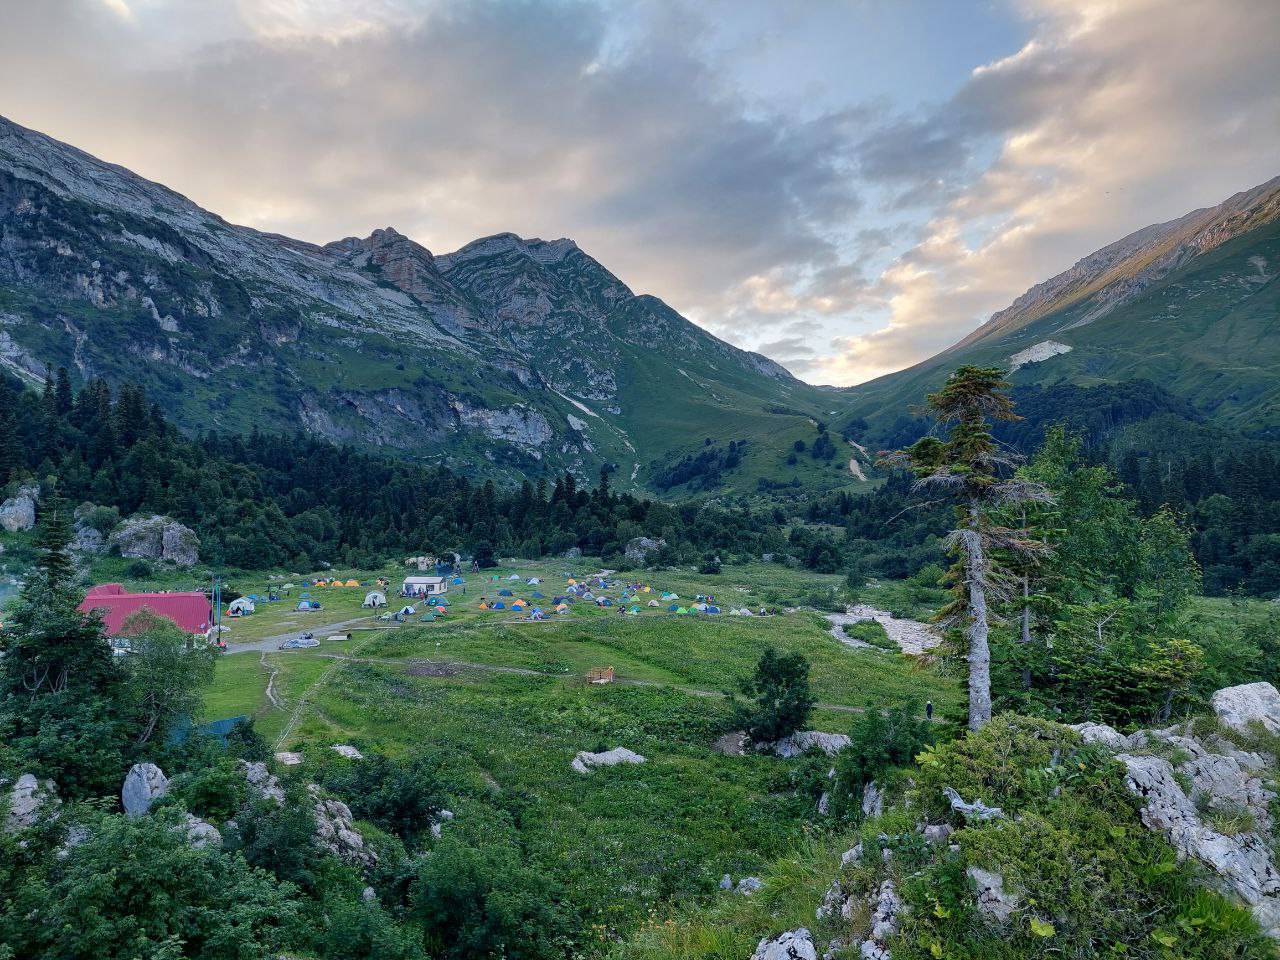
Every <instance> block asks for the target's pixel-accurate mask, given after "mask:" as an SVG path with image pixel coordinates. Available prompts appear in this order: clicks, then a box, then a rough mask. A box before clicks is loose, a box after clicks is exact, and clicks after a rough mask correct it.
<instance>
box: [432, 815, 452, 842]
mask: <svg viewBox="0 0 1280 960" xmlns="http://www.w3.org/2000/svg"><path fill="white" fill-rule="evenodd" d="M452 819H453V811H452V810H441V811H440V812H439V813H438V814H437V815H436V818H435V819H434V820H432V821H431V835H432V836H433V837H435V838H436V839H437V840H439V839H440V836H441V835H442V834H443V833H444V825H445V824H446V823H448V822H449V821H450V820H452Z"/></svg>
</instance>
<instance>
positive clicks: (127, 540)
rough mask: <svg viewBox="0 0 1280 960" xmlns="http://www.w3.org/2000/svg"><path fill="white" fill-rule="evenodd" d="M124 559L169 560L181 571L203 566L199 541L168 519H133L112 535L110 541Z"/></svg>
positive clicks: (189, 531) (187, 528)
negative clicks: (180, 568) (184, 568)
mask: <svg viewBox="0 0 1280 960" xmlns="http://www.w3.org/2000/svg"><path fill="white" fill-rule="evenodd" d="M107 542H108V543H109V544H110V545H111V546H113V547H117V548H118V549H119V550H120V555H121V556H122V557H138V558H141V559H144V560H168V561H170V562H171V563H173V564H176V565H177V566H179V567H191V566H195V565H196V564H197V563H199V562H200V539H199V538H198V537H197V536H196V535H195V531H193V530H192V529H191V528H189V527H185V526H183V525H182V524H180V523H178V521H176V520H173V519H170V518H169V517H161V516H156V515H152V516H149V517H130V518H129V519H128V520H124V521H122V522H121V523H120V525H119V526H118V527H116V528H115V529H114V530H112V531H111V536H110V538H108V541H107Z"/></svg>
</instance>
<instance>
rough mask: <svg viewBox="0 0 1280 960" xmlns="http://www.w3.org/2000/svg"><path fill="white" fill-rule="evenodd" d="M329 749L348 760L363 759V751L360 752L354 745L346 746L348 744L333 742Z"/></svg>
mask: <svg viewBox="0 0 1280 960" xmlns="http://www.w3.org/2000/svg"><path fill="white" fill-rule="evenodd" d="M329 749H330V750H332V751H333V752H334V753H336V754H338V755H339V756H341V757H346V758H347V759H348V760H363V759H364V754H363V753H361V752H360V751H359V750H357V749H356V748H355V747H351V746H348V745H347V744H345V743H335V744H334V745H333V746H332V747H330V748H329Z"/></svg>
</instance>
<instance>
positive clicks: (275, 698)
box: [258, 650, 284, 710]
mask: <svg viewBox="0 0 1280 960" xmlns="http://www.w3.org/2000/svg"><path fill="white" fill-rule="evenodd" d="M258 662H259V663H261V664H262V666H263V668H264V669H267V670H270V671H271V676H269V677H268V678H267V699H268V700H269V701H271V705H272V706H273V707H276V708H277V709H279V710H283V709H284V701H283V700H281V699H280V696H279V695H278V694H277V693H276V674H278V673H279V672H280V668H279V667H273V666H271V664H269V663H268V662H267V652H266V651H265V650H264V651H262V656H260V657H259V658H258Z"/></svg>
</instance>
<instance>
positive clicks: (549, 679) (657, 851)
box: [206, 561, 963, 954]
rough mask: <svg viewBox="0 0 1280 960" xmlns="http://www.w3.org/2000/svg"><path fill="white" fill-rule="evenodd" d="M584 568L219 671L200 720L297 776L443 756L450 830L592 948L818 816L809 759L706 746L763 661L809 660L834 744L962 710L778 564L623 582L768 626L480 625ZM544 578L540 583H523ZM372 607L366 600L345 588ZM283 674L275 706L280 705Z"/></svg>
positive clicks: (478, 587) (758, 861)
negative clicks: (871, 713) (603, 766)
mask: <svg viewBox="0 0 1280 960" xmlns="http://www.w3.org/2000/svg"><path fill="white" fill-rule="evenodd" d="M346 572H347V571H343V573H344V574H345V573H346ZM512 572H516V573H519V574H521V576H522V578H523V579H522V581H521V582H520V583H519V584H518V585H517V584H516V583H515V582H512V581H508V580H506V579H505V578H506V577H508V576H509V575H510V573H512ZM588 572H591V571H590V569H589V567H588V566H587V565H584V564H581V563H576V564H567V563H566V562H565V561H544V562H539V563H520V564H506V565H504V566H502V567H500V568H499V569H498V570H496V571H491V572H486V573H485V575H484V576H483V577H481V576H477V575H471V576H468V577H467V578H466V579H467V585H466V587H467V591H466V593H465V594H463V593H462V592H461V588H458V587H455V588H453V589H451V591H450V594H449V597H450V601H451V604H450V607H449V613H448V616H447V617H446V618H445V619H444V620H440V621H437V622H434V623H429V624H420V623H413V624H406V625H404V626H398V627H393V628H392V629H389V630H387V631H386V632H383V633H372V632H364V633H358V634H356V637H355V639H354V640H353V641H352V642H350V643H341V644H340V643H336V642H335V643H332V644H326V643H322V645H321V646H320V647H319V648H317V649H313V650H298V651H294V650H290V651H279V652H277V651H266V652H261V653H259V652H243V653H238V654H235V653H233V654H230V655H227V656H224V657H223V658H221V660H220V661H219V663H218V671H217V680H216V683H215V685H214V687H213V689H212V690H211V691H210V692H209V695H208V697H207V701H206V714H207V716H208V717H209V718H211V719H212V718H215V717H222V716H229V715H236V714H240V713H245V714H250V715H253V716H254V717H255V719H256V723H257V726H258V729H259V730H260V731H261V732H262V733H263V734H264V735H266V736H267V737H268V738H269V739H271V740H272V741H273V742H277V741H278V747H277V748H278V749H289V750H297V751H300V752H301V753H302V754H303V756H304V758H305V760H304V764H303V765H302V766H301V767H300V768H291V769H290V774H291V775H294V776H300V777H307V776H309V775H310V774H308V771H309V770H314V769H316V767H317V765H321V764H324V763H332V762H335V761H334V755H333V754H332V753H331V752H330V751H329V750H328V747H329V746H330V745H332V744H338V743H349V744H352V745H354V746H356V747H358V748H359V749H360V750H362V751H363V752H365V753H366V754H368V753H377V752H381V753H386V754H389V755H393V756H404V755H411V754H415V753H418V752H420V751H422V750H424V749H426V750H430V751H433V752H435V753H437V754H439V755H441V756H443V757H444V758H445V761H444V762H445V766H446V768H447V770H448V771H449V784H450V786H449V791H450V796H449V804H450V808H451V809H452V810H453V811H454V813H455V814H456V819H455V820H454V821H452V822H451V823H450V824H449V826H448V827H447V829H449V830H457V831H459V832H460V833H461V834H462V835H464V836H467V837H474V838H476V839H477V840H480V839H483V838H485V837H487V836H492V835H493V834H494V832H495V831H497V832H499V833H503V832H505V833H514V834H515V835H516V836H517V837H518V841H519V844H520V847H521V849H522V850H523V851H524V855H525V856H526V857H527V859H528V860H529V862H530V863H531V864H533V865H536V866H537V867H538V868H539V869H542V870H545V871H547V872H548V873H550V874H551V875H553V876H554V877H555V878H556V879H557V880H558V881H560V882H561V883H563V884H564V885H565V887H566V888H567V889H568V891H569V893H570V896H571V898H572V899H573V901H574V902H575V903H576V904H577V905H578V906H579V907H580V908H581V909H582V910H583V911H584V913H585V915H586V916H587V917H588V918H589V920H590V921H591V923H592V924H594V925H596V929H598V930H600V931H601V934H600V935H601V940H600V943H599V944H598V945H597V948H598V949H597V948H593V950H592V953H593V954H595V953H599V952H602V951H603V950H604V949H605V948H606V946H607V944H606V939H607V938H608V936H610V935H611V932H625V931H628V930H631V929H634V928H636V927H637V926H639V925H641V924H643V923H644V922H645V921H646V920H647V918H648V917H649V916H650V913H649V911H650V910H651V909H653V908H657V907H660V906H661V905H663V904H665V903H669V902H671V901H672V900H674V899H676V898H688V897H699V896H703V895H708V894H710V893H711V892H713V891H714V890H715V889H716V886H717V884H718V882H719V880H720V877H721V876H723V875H724V874H725V873H729V874H732V875H733V876H734V877H735V878H736V877H740V876H742V875H745V874H750V873H752V872H753V871H756V870H759V869H761V868H762V867H763V866H764V865H765V864H766V863H767V862H769V861H771V860H772V859H774V858H776V857H778V856H780V855H782V854H784V853H785V852H786V851H787V850H789V849H791V848H792V847H793V846H794V844H795V843H796V842H798V841H799V840H800V838H801V837H802V835H803V832H804V827H803V823H804V820H805V817H806V816H808V815H811V814H812V810H811V809H810V808H811V807H812V804H813V800H812V798H807V797H805V796H803V795H799V794H797V793H796V791H795V784H794V783H793V780H792V777H793V775H794V773H795V770H796V766H795V763H794V762H787V761H782V760H778V759H776V758H771V757H762V756H727V755H724V754H722V753H719V752H716V751H715V750H713V749H712V745H713V743H714V742H715V741H716V740H717V738H719V737H720V736H721V735H723V734H725V733H727V732H729V731H731V730H732V729H733V727H734V723H733V713H732V707H731V704H730V702H729V700H728V699H726V698H725V696H724V693H725V692H726V691H729V690H731V689H733V688H735V687H736V684H737V681H738V678H740V677H742V676H744V675H746V674H748V673H749V672H750V670H751V669H752V667H753V666H754V664H755V661H756V659H757V658H758V657H759V655H760V653H761V652H762V651H763V650H764V649H765V648H767V647H768V646H770V645H773V646H776V647H778V648H780V649H785V650H794V651H798V652H801V653H803V654H804V655H805V656H806V657H808V659H809V661H810V663H811V664H812V682H813V687H814V692H815V695H816V696H817V698H818V699H819V701H820V702H821V704H822V706H820V707H819V708H818V709H817V710H816V711H815V713H814V716H813V719H812V721H811V725H812V726H814V727H817V728H820V729H825V730H832V731H842V730H846V729H848V727H849V725H850V724H851V723H852V721H853V719H854V716H853V714H852V711H853V710H856V709H858V708H884V707H889V706H894V705H897V704H899V703H902V702H904V701H906V700H909V699H917V700H921V701H923V700H924V699H926V698H929V699H932V700H933V702H934V703H935V705H936V707H937V710H938V713H939V715H940V716H943V717H958V716H959V715H960V712H961V710H962V709H963V705H962V702H961V696H960V688H959V686H958V684H957V683H955V682H954V681H953V680H951V679H949V678H946V677H943V676H940V675H938V674H937V673H936V672H934V670H933V669H932V668H930V667H926V666H922V665H919V664H917V663H915V662H914V661H912V660H911V659H910V658H907V657H903V656H900V655H896V654H892V653H884V652H881V651H874V650H854V649H850V648H848V647H846V646H844V645H842V644H841V643H840V642H839V641H837V640H836V639H835V638H834V637H833V636H831V634H830V632H829V625H828V624H827V622H826V621H825V620H824V619H823V618H822V616H821V615H819V614H818V613H815V612H813V611H812V610H806V609H792V608H793V607H795V606H796V605H797V604H798V603H799V602H800V601H802V600H804V599H805V598H808V597H813V596H817V597H820V598H823V597H829V596H830V591H832V590H833V589H834V588H835V587H836V585H837V584H838V583H839V579H838V578H836V577H822V576H817V575H813V574H808V573H805V572H801V571H793V570H788V569H785V568H783V567H778V566H771V565H752V566H744V567H727V568H725V571H724V573H722V574H720V575H718V576H715V577H709V576H700V575H698V574H696V573H694V572H692V571H689V570H682V571H672V572H664V573H660V574H657V573H655V574H651V575H648V576H647V577H645V576H641V575H630V577H629V579H636V578H639V579H640V580H641V582H645V583H649V584H650V585H651V587H652V588H653V589H654V590H655V591H657V593H656V594H648V595H645V594H641V596H642V597H650V596H655V595H657V594H660V593H661V592H662V591H675V592H677V593H679V594H680V597H681V599H682V600H687V599H690V598H691V597H692V596H694V595H696V594H697V593H699V592H701V593H714V594H715V595H716V596H717V598H718V600H719V602H721V603H723V605H724V609H726V610H727V609H729V608H730V607H731V606H732V607H740V606H750V607H751V608H752V609H758V608H759V607H760V606H767V607H769V608H770V610H771V611H775V612H774V613H772V615H770V616H768V617H752V618H745V617H731V616H728V615H722V616H714V617H713V616H696V617H695V616H676V615H672V614H668V613H667V612H666V605H665V604H664V605H663V606H661V607H660V608H657V609H654V608H650V607H648V606H642V611H643V612H642V613H640V614H639V615H635V616H632V615H619V614H617V613H616V612H615V611H614V610H601V609H598V608H596V607H595V606H594V605H592V604H588V603H582V602H580V603H578V604H576V605H574V606H573V607H572V608H571V612H570V613H568V614H565V615H561V616H557V617H554V618H553V619H552V620H551V621H550V622H546V623H539V622H529V621H527V620H522V619H520V618H519V616H518V615H514V616H513V614H512V612H511V611H510V610H504V611H494V610H480V609H478V605H479V602H480V598H481V597H482V596H484V597H490V598H492V597H493V596H494V594H495V593H496V590H497V589H498V588H499V587H500V586H502V587H505V586H506V585H507V584H511V586H510V588H511V589H512V590H513V593H515V594H516V595H521V594H524V595H528V594H531V593H532V592H533V591H534V590H535V589H536V590H538V591H539V592H542V593H544V594H546V595H547V598H548V599H550V597H551V596H553V595H555V594H557V593H560V592H561V591H563V589H564V585H565V582H566V580H565V574H570V575H573V576H575V577H578V578H580V577H581V576H582V575H584V574H586V573H588ZM352 573H354V574H355V575H356V576H357V577H359V578H361V579H363V578H364V575H366V574H370V575H371V574H372V573H373V572H372V571H364V572H360V571H352ZM493 576H498V577H499V578H501V579H500V581H494V580H493V579H492V577H493ZM531 576H532V577H539V578H541V579H542V581H543V582H542V583H541V584H538V585H536V586H530V585H528V584H527V583H525V582H524V580H527V579H528V578H529V577H531ZM357 593H359V595H360V598H363V593H364V591H363V590H361V591H355V590H351V591H350V594H351V595H352V597H354V596H355V594H357ZM615 593H616V592H615ZM323 596H328V597H329V598H330V599H331V601H332V606H326V609H325V611H323V613H324V615H326V617H328V618H341V617H342V616H343V615H344V614H346V613H348V612H350V611H349V610H348V609H347V606H346V605H347V604H348V601H347V600H346V599H344V596H345V590H344V591H342V592H340V591H331V592H329V593H328V594H322V597H323ZM354 602H357V603H358V599H356V600H355V601H354ZM646 603H647V601H646ZM281 606H283V605H281ZM285 613H287V611H285V612H281V613H279V614H278V613H277V612H276V610H275V609H274V605H272V606H271V607H269V608H268V612H267V613H264V614H255V616H254V617H252V618H246V619H245V621H243V622H242V623H238V624H233V629H237V630H238V629H239V627H241V626H247V625H248V623H249V621H251V620H252V621H255V632H256V633H261V632H263V631H265V630H267V629H268V627H266V626H263V627H257V626H256V623H261V624H264V625H266V624H270V628H269V629H273V630H274V629H277V628H279V627H280V626H281V625H282V624H284V623H286V622H288V619H289V618H288V616H286V615H285ZM258 617H261V620H260V621H259V620H257V618H258ZM245 635H246V633H245V632H244V631H243V630H239V632H238V636H239V637H244V636H245ZM339 658H345V659H339ZM595 666H612V667H614V668H615V671H616V676H617V682H615V683H614V684H611V685H607V686H591V685H588V684H587V683H586V682H585V679H584V673H585V671H586V670H588V669H589V668H591V667H595ZM269 680H270V681H271V682H272V686H273V692H274V694H275V696H276V699H277V700H278V701H279V705H276V704H275V703H272V702H271V701H270V700H268V697H267V694H266V687H267V683H268V681H269ZM615 746H625V747H627V748H629V749H632V750H635V751H637V752H638V753H640V754H641V755H643V756H644V757H646V758H647V762H646V763H645V764H643V765H641V766H628V767H619V768H612V769H608V770H597V771H594V772H592V773H591V774H589V775H587V776H583V775H581V774H579V773H576V772H575V771H573V770H572V769H571V767H570V762H571V761H572V759H573V757H574V755H575V754H576V753H577V752H578V751H580V750H601V749H607V748H610V747H615Z"/></svg>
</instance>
